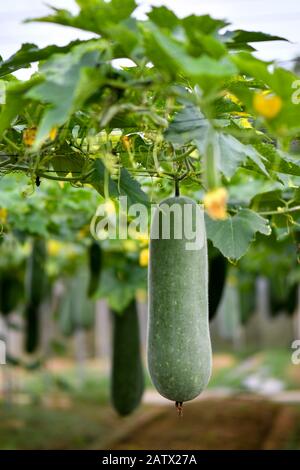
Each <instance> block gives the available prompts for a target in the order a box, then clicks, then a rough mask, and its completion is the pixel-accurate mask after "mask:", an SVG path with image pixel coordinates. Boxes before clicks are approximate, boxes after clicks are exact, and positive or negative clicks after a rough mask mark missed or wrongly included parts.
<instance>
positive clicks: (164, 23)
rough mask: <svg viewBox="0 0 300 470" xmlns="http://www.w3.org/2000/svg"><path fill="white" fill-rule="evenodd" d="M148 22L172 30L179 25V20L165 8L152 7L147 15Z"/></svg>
mask: <svg viewBox="0 0 300 470" xmlns="http://www.w3.org/2000/svg"><path fill="white" fill-rule="evenodd" d="M147 16H148V17H149V18H150V20H151V21H152V22H153V23H155V24H156V25H157V26H159V27H160V28H167V29H170V30H172V29H174V28H176V26H178V25H179V22H180V20H179V18H177V16H176V15H175V13H173V11H171V10H169V8H167V7H165V6H160V7H152V9H151V11H150V12H149V13H147Z"/></svg>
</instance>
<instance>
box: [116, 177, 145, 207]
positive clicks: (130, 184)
mask: <svg viewBox="0 0 300 470" xmlns="http://www.w3.org/2000/svg"><path fill="white" fill-rule="evenodd" d="M120 189H121V193H122V194H124V195H126V196H127V197H128V199H129V203H130V204H135V203H140V204H145V205H148V204H149V199H148V195H147V194H146V193H145V192H144V191H143V190H142V189H141V185H140V184H139V182H138V181H137V180H136V179H134V178H133V177H132V176H131V175H130V173H129V172H128V171H127V170H126V168H122V169H121V177H120Z"/></svg>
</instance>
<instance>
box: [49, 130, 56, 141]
mask: <svg viewBox="0 0 300 470" xmlns="http://www.w3.org/2000/svg"><path fill="white" fill-rule="evenodd" d="M56 136H57V127H52V129H51V131H50V132H49V139H50V140H55V138H56Z"/></svg>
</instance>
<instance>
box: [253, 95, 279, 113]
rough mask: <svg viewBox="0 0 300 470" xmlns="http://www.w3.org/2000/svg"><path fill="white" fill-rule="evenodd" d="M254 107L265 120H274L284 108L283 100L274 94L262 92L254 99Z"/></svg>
mask: <svg viewBox="0 0 300 470" xmlns="http://www.w3.org/2000/svg"><path fill="white" fill-rule="evenodd" d="M253 107H254V109H255V111H256V112H257V113H258V114H260V115H261V116H263V117H264V118H266V119H273V118H275V117H276V116H277V115H278V113H279V112H280V110H281V108H282V100H281V98H280V97H279V96H276V95H274V94H272V93H269V92H265V91H260V92H258V93H255V95H254V97H253Z"/></svg>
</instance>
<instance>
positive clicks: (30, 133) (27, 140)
mask: <svg viewBox="0 0 300 470" xmlns="http://www.w3.org/2000/svg"><path fill="white" fill-rule="evenodd" d="M36 132H37V130H36V127H29V128H28V129H25V130H24V131H23V142H24V144H25V145H27V147H31V146H32V145H33V144H34V141H35V138H36Z"/></svg>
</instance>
